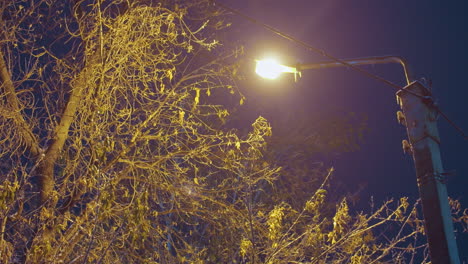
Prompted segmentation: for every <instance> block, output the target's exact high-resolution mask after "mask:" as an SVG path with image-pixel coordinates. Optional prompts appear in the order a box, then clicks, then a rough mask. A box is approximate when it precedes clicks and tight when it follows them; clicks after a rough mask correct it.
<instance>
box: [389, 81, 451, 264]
mask: <svg viewBox="0 0 468 264" xmlns="http://www.w3.org/2000/svg"><path fill="white" fill-rule="evenodd" d="M415 94H417V95H421V96H422V97H419V96H416V95H415ZM426 98H427V99H426ZM397 101H398V104H399V105H400V107H401V109H402V110H403V115H404V123H405V125H406V131H407V133H408V139H409V146H410V148H411V152H412V154H413V160H414V165H415V169H416V177H417V183H418V188H419V194H420V197H421V203H422V208H423V214H424V225H425V231H426V235H427V240H428V243H429V253H430V257H431V263H432V264H449V263H450V264H459V263H460V259H459V255H458V249H457V243H456V241H455V234H454V229H453V221H452V215H451V211H450V206H449V202H448V195H447V187H446V185H445V182H446V181H445V174H444V169H443V166H442V159H441V156H440V149H439V145H440V139H439V132H438V130H437V121H436V119H437V111H436V110H435V108H434V107H433V105H432V104H433V101H432V99H431V92H430V91H429V90H428V89H427V88H426V87H424V86H423V85H422V84H421V83H419V82H417V81H415V82H412V83H410V84H409V85H407V86H406V87H404V88H403V89H402V90H400V91H399V92H397ZM399 118H400V115H399ZM406 145H408V144H407V142H406Z"/></svg>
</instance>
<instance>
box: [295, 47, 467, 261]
mask: <svg viewBox="0 0 468 264" xmlns="http://www.w3.org/2000/svg"><path fill="white" fill-rule="evenodd" d="M343 61H344V62H346V63H347V64H350V65H369V64H387V63H398V64H400V65H402V66H403V70H404V72H405V77H406V82H407V85H406V86H405V87H404V88H402V89H401V90H400V91H398V92H397V93H396V95H397V101H398V104H399V105H400V108H401V109H402V111H403V112H401V111H398V113H397V116H398V120H399V121H400V123H402V124H403V125H405V126H406V132H407V134H408V139H409V142H408V141H407V140H403V148H404V149H406V150H407V151H408V152H410V153H412V155H413V160H414V166H415V168H416V179H417V183H418V188H419V195H420V197H421V202H422V207H423V214H424V225H425V230H426V234H427V240H428V243H429V251H430V256H431V262H432V263H433V264H448V263H450V264H459V263H460V259H459V255H458V249H457V244H456V242H455V235H454V230H453V222H452V217H451V212H450V206H449V202H448V195H447V188H446V185H445V173H444V169H443V166H442V159H441V157H440V149H439V145H440V139H439V132H438V130H437V111H436V109H435V107H434V105H433V101H432V97H431V91H430V90H429V89H427V88H426V87H425V86H424V85H422V84H421V83H420V82H418V81H412V79H411V75H410V72H409V69H408V64H407V63H406V61H405V60H404V59H402V58H400V57H395V56H385V57H371V58H360V59H351V60H343ZM346 66H347V65H346V64H343V63H339V62H319V63H313V64H299V65H297V71H299V72H300V71H301V70H306V69H319V68H331V67H346Z"/></svg>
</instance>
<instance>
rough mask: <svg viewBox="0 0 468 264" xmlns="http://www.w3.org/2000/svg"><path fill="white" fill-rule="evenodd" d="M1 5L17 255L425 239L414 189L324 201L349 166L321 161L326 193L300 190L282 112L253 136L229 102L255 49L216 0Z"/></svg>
mask: <svg viewBox="0 0 468 264" xmlns="http://www.w3.org/2000/svg"><path fill="white" fill-rule="evenodd" d="M0 13H1V19H2V21H1V22H2V23H0V26H1V31H0V40H1V42H0V80H1V91H0V99H1V102H0V142H1V145H0V164H1V167H0V172H1V174H0V220H1V221H0V228H1V235H0V261H1V262H2V263H88V262H89V263H303V262H304V263H324V262H325V261H327V262H328V261H331V262H333V263H345V262H351V263H384V262H385V261H388V260H389V259H392V260H394V261H393V263H405V261H406V260H407V259H408V256H409V257H410V258H411V256H414V255H415V254H416V253H417V252H420V249H421V248H424V247H425V245H424V241H422V242H421V239H420V238H419V237H418V236H421V234H422V233H423V225H422V221H421V220H420V218H419V217H418V212H417V210H416V207H414V206H411V205H410V204H409V202H408V201H407V200H406V199H404V198H402V199H401V200H399V201H396V202H390V201H389V202H388V203H385V204H384V205H383V206H382V207H376V208H374V210H373V211H372V212H371V213H368V214H365V213H357V214H352V213H351V212H350V211H349V207H348V204H347V202H346V199H340V201H339V202H338V204H337V205H336V206H332V207H333V208H331V207H330V205H329V204H328V208H329V210H324V208H325V204H326V199H327V186H328V185H327V184H328V178H329V177H330V175H331V174H332V172H333V169H323V168H322V169H320V170H317V172H314V173H311V174H314V175H315V176H317V177H321V178H322V179H324V184H322V185H320V183H317V184H316V190H314V192H312V195H311V197H307V198H304V197H302V198H301V199H302V200H300V201H301V202H298V203H297V204H294V205H291V199H292V198H291V196H292V195H290V194H289V195H288V198H287V199H286V200H285V199H284V195H283V194H282V193H281V192H282V190H281V189H279V188H280V186H281V185H278V184H277V183H278V179H279V177H280V175H282V173H283V172H282V170H281V167H280V166H279V165H282V164H281V162H275V158H274V157H275V155H273V158H272V155H270V156H269V155H268V153H270V154H271V153H275V152H269V151H270V150H268V148H267V144H266V140H267V138H268V137H270V136H271V133H272V132H271V128H270V125H269V123H268V121H267V120H266V119H265V118H262V117H258V118H257V120H256V121H255V122H253V124H252V125H251V128H250V129H249V132H247V133H244V134H240V133H237V132H236V131H235V130H230V129H227V128H225V127H224V126H223V124H224V121H225V119H226V118H228V116H229V113H230V111H229V109H228V108H227V107H225V106H223V105H220V104H216V103H215V102H216V101H220V100H213V97H217V98H218V99H219V98H226V97H234V98H236V100H238V101H239V102H240V103H242V101H243V100H244V97H243V95H242V94H241V93H239V91H238V90H237V88H236V74H237V70H238V67H239V64H238V60H237V58H238V57H239V56H241V55H242V49H241V48H236V47H232V45H229V43H220V42H219V33H218V32H220V31H222V30H223V29H224V28H225V27H227V26H229V23H228V22H226V21H225V17H226V14H225V13H224V11H223V10H220V9H218V8H217V7H216V6H215V5H213V4H212V2H211V1H205V0H195V1H156V2H155V1H148V0H136V1H125V0H107V1H106V0H66V1H62V0H32V1H26V0H14V1H1V5H0ZM221 101H222V100H221ZM291 166H293V165H291ZM311 176H312V175H311ZM296 184H297V183H296ZM330 208H331V209H330ZM460 219H462V218H460ZM463 219H464V221H465V222H466V218H463ZM463 219H462V220H463ZM387 224H389V225H393V224H394V225H395V226H396V227H397V228H398V229H397V230H393V231H392V232H394V234H393V236H392V237H388V238H385V239H380V238H378V237H377V236H378V234H380V231H382V228H383V226H384V225H387ZM374 230H375V231H374ZM378 241H384V242H385V243H380V242H378ZM418 250H419V251H418Z"/></svg>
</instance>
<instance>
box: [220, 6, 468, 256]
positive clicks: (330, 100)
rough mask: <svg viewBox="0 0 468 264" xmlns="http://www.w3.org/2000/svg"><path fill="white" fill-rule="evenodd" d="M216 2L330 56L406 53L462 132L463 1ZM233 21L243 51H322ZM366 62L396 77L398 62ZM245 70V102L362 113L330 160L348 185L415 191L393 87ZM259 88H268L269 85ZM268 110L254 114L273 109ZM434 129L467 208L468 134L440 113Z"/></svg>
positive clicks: (466, 96) (346, 75)
mask: <svg viewBox="0 0 468 264" xmlns="http://www.w3.org/2000/svg"><path fill="white" fill-rule="evenodd" d="M224 3H226V4H230V5H231V6H232V7H234V8H236V9H238V10H240V11H241V12H243V13H245V14H246V15H249V16H252V17H254V18H256V19H257V20H259V21H261V22H264V23H266V24H268V25H271V26H273V27H275V28H277V29H279V30H281V31H284V32H286V33H288V34H290V35H293V36H295V37H297V38H298V39H300V40H302V41H305V42H307V43H309V44H311V45H313V46H315V47H317V48H320V49H323V50H325V51H326V52H328V53H329V54H331V55H333V56H335V57H339V58H355V57H368V56H381V55H399V56H402V57H404V58H406V59H407V60H408V62H409V64H410V66H411V68H412V70H413V76H414V79H420V78H425V79H427V80H431V81H432V88H433V93H434V97H435V99H436V101H437V102H438V103H439V105H440V107H441V109H442V110H443V111H444V112H445V113H446V114H447V115H448V116H449V117H450V118H452V119H453V121H455V122H456V123H457V124H458V125H459V126H461V127H462V128H464V130H465V131H467V132H468V104H467V101H468V83H467V82H468V81H467V80H466V77H467V76H468V67H467V66H466V61H468V49H467V47H468V30H467V28H468V16H467V15H466V14H468V2H466V1H458V0H457V1H447V2H443V1H421V0H413V1H405V0H392V1H388V0H356V1H348V0H341V1H338V0H318V1H312V0H288V1H285V0H238V1H231V3H229V1H224ZM236 21H237V22H238V23H237V24H235V25H234V29H233V30H234V32H236V34H237V35H238V37H237V39H239V41H240V42H241V43H242V44H245V45H246V53H247V55H248V56H250V57H258V58H261V57H263V56H265V55H268V54H274V55H277V56H278V57H280V58H283V59H284V60H286V61H288V62H290V63H295V62H302V63H308V62H317V61H323V60H325V58H323V57H320V56H319V55H317V54H314V53H312V52H310V51H307V50H305V49H304V48H301V47H299V46H298V45H296V44H294V43H292V42H289V41H287V40H284V39H282V38H280V37H278V36H276V35H274V34H273V33H271V32H269V31H267V30H265V29H263V28H261V27H259V26H255V25H253V24H250V23H249V22H246V21H242V20H241V19H240V18H236ZM366 69H368V70H369V71H370V72H372V73H375V74H378V75H380V76H382V77H385V78H386V79H389V80H391V81H393V82H395V83H398V84H400V85H404V78H403V73H402V70H401V68H400V67H399V66H398V65H376V66H371V67H366ZM250 78H252V80H250V83H254V82H258V83H257V85H256V86H257V87H256V88H252V89H258V91H256V92H254V93H253V94H254V96H255V98H254V100H255V102H253V103H255V104H257V103H260V102H259V101H258V100H263V99H262V98H264V100H265V102H268V103H269V104H273V105H274V106H273V107H274V108H275V109H276V110H275V111H278V109H280V110H279V111H281V112H287V111H299V110H298V109H300V110H302V111H310V112H311V113H313V115H323V116H324V117H327V116H328V115H330V113H332V112H335V113H336V112H342V113H345V112H356V113H360V114H364V115H366V116H367V117H368V121H367V124H368V127H369V131H368V132H367V133H366V136H365V139H364V141H363V142H362V145H361V149H360V150H358V151H355V152H352V153H344V154H342V155H340V156H339V157H337V158H335V159H334V161H333V165H334V166H335V169H336V175H335V177H336V178H337V179H339V180H340V181H343V182H345V183H348V184H349V186H350V188H353V184H354V185H355V186H356V188H357V186H358V184H359V183H366V184H367V188H366V191H365V193H364V194H363V195H364V196H368V197H370V196H374V197H376V199H377V200H382V199H385V198H388V197H400V196H409V197H411V198H413V199H416V198H417V197H418V192H417V187H416V178H415V173H414V169H413V162H412V159H411V157H410V156H408V155H405V154H403V151H402V148H401V141H402V140H403V139H406V132H405V129H404V127H402V126H400V125H399V124H398V123H397V121H396V114H395V113H396V111H397V110H399V109H398V105H397V104H396V100H395V95H394V91H393V90H392V89H391V88H389V87H388V86H386V85H385V84H382V83H380V82H377V81H375V80H372V79H369V78H367V77H365V76H362V75H361V74H359V73H357V72H354V71H352V70H349V69H344V68H342V69H326V70H314V71H306V72H303V77H302V78H301V79H300V80H299V81H298V82H297V83H293V82H291V81H292V80H291V79H287V80H282V81H280V84H273V83H267V81H265V80H261V79H258V78H257V77H254V76H251V77H250ZM255 78H256V79H255ZM259 87H270V88H271V91H270V92H271V94H267V93H269V92H268V90H267V89H261V88H259ZM260 93H263V96H259V94H260ZM250 99H252V98H250ZM247 102H248V103H249V97H247ZM250 103H252V102H250ZM270 110H271V109H270ZM270 110H268V109H266V110H265V112H261V111H260V113H259V114H262V115H265V116H267V118H270V119H272V118H275V117H274V115H272V114H271V111H270ZM268 115H270V116H268ZM291 122H294V120H291ZM274 129H275V128H274V127H273V133H274V131H275V130H274ZM439 129H440V134H441V141H442V144H441V150H442V159H443V162H444V167H445V169H446V170H447V171H452V170H455V171H456V175H454V176H452V177H451V178H450V181H449V184H448V191H449V194H450V195H451V196H452V197H454V198H457V199H460V200H461V202H462V205H463V206H465V207H467V206H468V197H467V195H466V191H467V188H466V186H467V185H468V141H467V140H464V139H463V137H462V136H460V135H459V134H458V132H457V131H455V130H454V129H453V128H452V127H451V126H450V125H449V124H448V123H447V122H446V121H444V120H443V119H441V118H440V119H439ZM362 198H364V199H366V197H362ZM465 237H466V235H465ZM463 243H464V244H463V245H461V246H462V248H460V251H461V253H462V252H463V251H468V250H466V247H468V245H467V243H465V242H463ZM463 248H465V250H463ZM462 254H463V259H464V260H466V259H468V256H467V254H468V252H465V253H462Z"/></svg>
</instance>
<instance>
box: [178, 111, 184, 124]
mask: <svg viewBox="0 0 468 264" xmlns="http://www.w3.org/2000/svg"><path fill="white" fill-rule="evenodd" d="M184 116H185V112H184V111H182V110H180V111H179V121H180V123H184Z"/></svg>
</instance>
